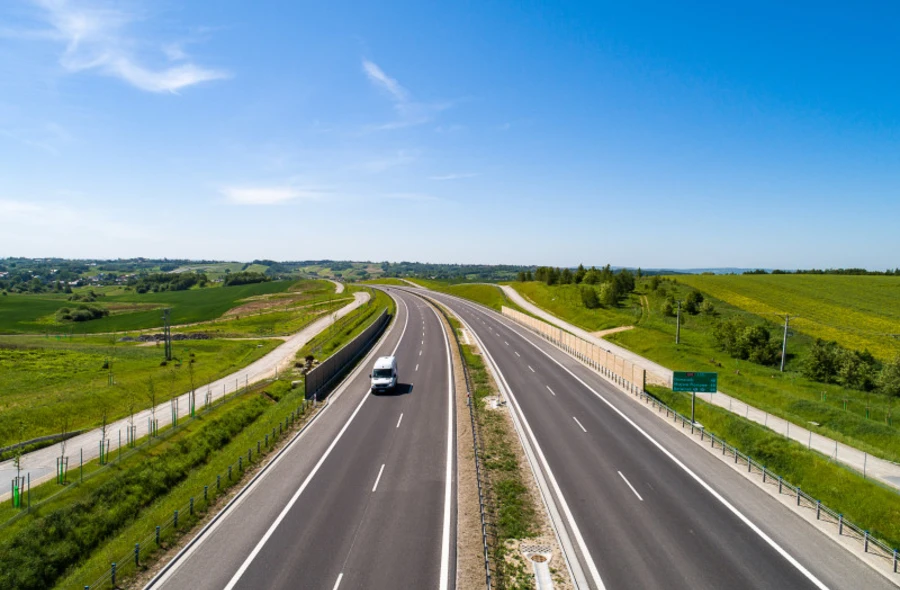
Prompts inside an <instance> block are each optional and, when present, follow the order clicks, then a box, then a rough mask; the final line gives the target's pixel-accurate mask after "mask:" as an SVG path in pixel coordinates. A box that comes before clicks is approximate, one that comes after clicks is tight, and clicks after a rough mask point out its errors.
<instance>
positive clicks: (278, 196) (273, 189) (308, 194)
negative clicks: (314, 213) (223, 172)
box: [221, 186, 322, 205]
mask: <svg viewBox="0 0 900 590" xmlns="http://www.w3.org/2000/svg"><path fill="white" fill-rule="evenodd" d="M221 192H222V194H223V195H225V198H226V200H227V201H228V202H229V203H232V204H234V205H278V204H281V203H287V202H289V201H294V200H296V199H316V198H319V197H321V196H322V192H321V191H311V190H303V189H299V188H296V187H293V186H250V187H246V186H245V187H225V188H223V189H222V190H221Z"/></svg>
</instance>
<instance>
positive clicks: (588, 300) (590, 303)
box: [581, 287, 600, 309]
mask: <svg viewBox="0 0 900 590" xmlns="http://www.w3.org/2000/svg"><path fill="white" fill-rule="evenodd" d="M581 302H582V303H583V304H584V306H585V307H586V308H588V309H596V308H598V307H600V300H599V299H598V298H597V292H596V291H595V290H594V288H593V287H581Z"/></svg>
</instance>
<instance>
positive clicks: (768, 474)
mask: <svg viewBox="0 0 900 590" xmlns="http://www.w3.org/2000/svg"><path fill="white" fill-rule="evenodd" d="M507 317H509V318H510V319H512V320H513V321H516V318H515V317H513V316H509V315H508V316H507ZM538 321H540V320H538ZM516 323H517V324H519V325H520V326H523V327H525V328H526V329H528V330H529V331H530V332H532V333H533V334H536V335H538V336H540V337H541V338H543V339H544V340H546V341H547V342H549V343H551V344H553V345H554V346H555V347H557V348H558V349H559V350H562V351H563V352H565V353H567V354H568V355H569V356H571V357H573V358H575V359H577V360H578V361H580V362H581V363H583V364H585V365H587V366H588V367H590V368H592V369H594V371H596V372H598V373H600V374H601V375H603V376H604V377H606V378H607V379H608V380H610V381H612V382H613V383H615V384H616V385H618V386H619V387H620V388H621V389H623V390H624V391H626V392H628V393H631V394H632V395H634V396H636V397H637V398H638V399H640V400H641V401H642V402H644V403H646V404H649V405H652V406H653V407H654V408H655V409H656V410H657V413H662V412H665V413H666V417H667V418H669V417H671V418H672V421H673V422H675V423H677V422H679V421H680V422H681V428H682V429H683V430H684V429H687V428H688V427H690V429H691V434H692V435H695V434H696V433H697V432H699V433H700V440H701V442H702V441H705V440H706V439H709V442H710V447H711V448H713V449H715V448H716V447H717V446H718V448H721V449H722V455H723V456H728V455H731V456H732V457H734V462H735V464H740V463H743V464H745V465H746V466H747V472H748V473H750V474H754V473H755V474H759V475H760V476H761V477H762V481H763V483H765V484H770V485H773V486H774V485H777V486H778V493H779V495H782V494H788V495H791V496H793V497H795V498H796V499H797V506H799V507H805V508H809V509H815V511H816V520H817V521H825V522H830V523H832V524H834V525H836V526H837V534H838V536H841V537H850V538H853V539H855V540H858V541H859V542H860V544H861V546H862V551H863V553H867V554H870V555H876V556H878V557H879V558H883V559H884V560H885V561H886V562H888V563H889V564H890V567H891V571H892V572H893V573H895V574H896V573H898V565H900V564H898V549H895V548H893V547H891V546H890V545H888V544H887V543H886V542H885V541H883V540H881V539H878V538H876V537H874V536H872V534H871V533H870V532H869V531H867V530H865V529H864V528H863V527H861V526H859V525H858V524H856V523H854V522H852V521H850V520H848V519H846V518H844V515H843V514H840V513H838V512H837V511H835V510H833V509H831V508H829V507H828V506H826V505H824V504H822V501H821V500H818V499H816V498H814V497H812V496H811V495H809V494H807V493H806V492H804V491H803V490H802V489H801V487H800V486H795V485H793V484H791V483H790V482H788V481H786V480H785V479H784V478H783V477H782V476H780V475H778V474H777V473H775V472H773V471H772V470H770V469H768V468H767V467H766V466H765V465H762V464H761V463H759V462H757V461H754V460H753V458H751V457H750V456H748V455H746V454H744V453H742V452H741V451H740V450H738V449H737V448H736V447H734V446H732V445H729V444H728V443H727V442H725V440H724V439H722V438H719V437H718V436H716V435H715V434H713V433H711V432H708V431H706V429H705V428H702V427H697V426H696V425H695V424H694V423H693V422H691V419H690V418H688V417H687V416H684V415H682V414H680V413H678V412H677V411H676V410H675V409H673V408H671V407H669V406H667V405H666V404H664V403H662V402H661V401H659V400H658V399H657V398H655V397H653V396H652V395H650V394H649V393H647V392H646V391H644V388H643V387H642V386H640V387H639V386H638V385H637V384H635V383H632V382H630V381H628V380H627V379H625V378H624V377H622V376H621V375H618V374H616V373H615V372H613V371H610V370H609V369H608V368H606V367H605V366H603V365H601V364H599V363H598V362H596V360H595V359H593V358H591V357H590V356H587V355H585V354H581V353H580V351H579V350H577V349H576V348H574V347H571V346H566V345H564V343H563V342H561V341H559V340H556V339H554V338H551V337H550V336H549V335H546V334H544V333H542V332H541V331H539V330H535V329H533V328H532V327H531V326H529V325H527V324H525V323H523V322H519V321H516Z"/></svg>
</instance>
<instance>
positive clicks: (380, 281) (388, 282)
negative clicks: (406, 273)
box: [360, 277, 410, 287]
mask: <svg viewBox="0 0 900 590" xmlns="http://www.w3.org/2000/svg"><path fill="white" fill-rule="evenodd" d="M360 284H361V285H397V286H399V287H409V286H410V285H409V283H405V282H403V281H401V280H400V279H394V278H391V277H385V278H383V279H368V280H365V281H360Z"/></svg>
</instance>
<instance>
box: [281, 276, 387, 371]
mask: <svg viewBox="0 0 900 590" xmlns="http://www.w3.org/2000/svg"><path fill="white" fill-rule="evenodd" d="M370 293H371V295H372V298H371V299H369V301H367V302H366V303H365V304H364V305H362V306H360V307H359V308H357V309H355V310H353V311H352V312H351V313H349V314H347V315H345V316H344V317H342V318H341V319H340V320H338V321H337V322H335V323H334V324H333V325H332V326H330V327H329V328H328V329H326V330H325V331H324V332H322V333H321V334H319V335H318V336H316V337H315V338H313V339H312V340H310V341H309V342H308V343H307V344H306V346H304V347H303V348H301V349H300V350H299V351H298V352H297V357H296V358H297V360H298V361H301V360H303V359H304V358H305V357H307V356H309V355H312V356H313V357H315V359H316V360H318V361H319V362H322V361H324V360H325V359H327V358H328V357H330V356H331V355H332V354H334V352H335V351H337V350H339V349H340V348H341V347H342V346H344V345H345V344H347V343H348V342H350V341H351V340H353V338H355V337H356V335H357V334H359V333H360V332H362V331H363V330H365V329H366V328H367V327H369V325H370V324H371V323H372V322H374V321H375V320H376V319H377V318H378V316H379V315H381V312H382V311H385V310H387V312H388V313H389V314H391V315H396V313H397V309H396V306H395V304H394V300H393V299H391V297H390V296H389V295H386V294H385V293H382V292H381V291H378V290H377V289H372V290H371V291H370Z"/></svg>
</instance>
